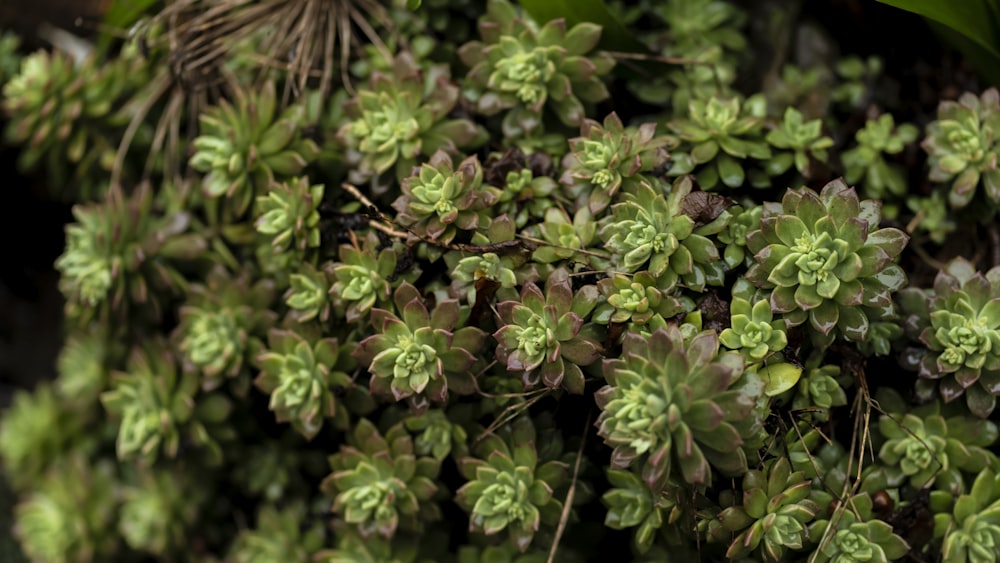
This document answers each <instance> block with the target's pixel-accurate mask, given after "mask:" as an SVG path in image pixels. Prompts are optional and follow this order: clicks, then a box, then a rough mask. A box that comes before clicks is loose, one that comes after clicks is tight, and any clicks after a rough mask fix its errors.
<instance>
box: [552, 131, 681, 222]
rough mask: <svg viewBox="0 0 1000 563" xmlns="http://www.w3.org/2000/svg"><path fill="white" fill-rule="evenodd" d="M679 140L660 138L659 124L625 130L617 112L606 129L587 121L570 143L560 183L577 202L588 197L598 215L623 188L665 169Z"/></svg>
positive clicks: (636, 184)
mask: <svg viewBox="0 0 1000 563" xmlns="http://www.w3.org/2000/svg"><path fill="white" fill-rule="evenodd" d="M676 145H677V139H675V138H673V137H669V136H666V135H660V136H657V135H656V123H652V122H649V123H643V124H642V125H640V126H638V127H627V128H626V127H625V125H624V124H622V121H621V119H620V118H619V117H618V114H616V113H610V114H608V116H607V117H605V118H604V123H603V126H602V124H599V123H597V122H596V121H593V120H590V119H585V120H584V121H583V125H581V126H580V136H579V137H576V138H574V139H570V140H569V148H570V151H571V152H570V153H568V154H567V155H566V157H565V158H563V161H562V167H563V173H562V176H561V177H560V178H559V181H560V182H561V183H562V184H563V185H565V186H566V188H567V191H568V192H569V193H570V195H572V196H574V199H577V198H578V197H579V196H580V195H586V197H587V199H586V201H587V206H588V207H589V208H590V212H591V213H593V214H594V215H595V216H596V215H598V214H600V212H601V211H603V210H604V209H606V208H607V207H608V205H610V204H611V201H612V200H613V199H614V197H615V194H616V193H618V190H619V189H623V188H624V189H626V190H627V189H629V188H632V187H635V186H638V184H639V183H640V182H642V181H647V182H648V181H649V180H648V179H647V178H646V177H645V176H643V173H644V172H646V173H648V172H650V171H652V170H654V169H655V168H658V167H660V166H662V165H663V164H664V163H666V162H667V158H668V157H669V155H668V153H667V149H668V148H673V147H674V146H676Z"/></svg>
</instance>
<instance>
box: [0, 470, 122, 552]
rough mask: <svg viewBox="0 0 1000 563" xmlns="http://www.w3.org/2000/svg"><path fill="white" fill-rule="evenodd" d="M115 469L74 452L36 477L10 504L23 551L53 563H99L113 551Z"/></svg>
mask: <svg viewBox="0 0 1000 563" xmlns="http://www.w3.org/2000/svg"><path fill="white" fill-rule="evenodd" d="M113 473H114V467H113V466H111V465H110V464H108V463H100V464H94V465H91V464H89V463H88V462H87V460H86V459H84V458H82V457H79V456H73V457H71V458H70V459H68V460H66V463H63V464H59V465H56V466H54V467H53V468H52V470H50V471H48V472H47V473H45V474H44V475H42V476H41V483H40V484H39V486H38V487H37V488H35V489H34V490H33V491H32V492H31V494H29V495H26V496H25V498H24V499H22V500H21V502H20V503H18V504H17V506H16V507H14V511H15V515H16V524H15V527H14V533H15V534H17V536H18V538H19V539H20V541H21V546H22V548H23V549H24V553H25V555H27V556H28V557H30V558H32V559H33V560H36V561H52V562H54V563H71V562H77V561H79V562H81V563H89V562H91V561H104V560H107V559H106V558H107V557H110V556H112V555H113V554H114V551H115V547H116V543H117V542H116V539H115V537H114V536H113V535H111V534H110V533H109V531H110V530H113V529H114V519H115V517H116V514H115V511H116V510H115V498H114V495H113V494H112V488H113V487H114V481H113Z"/></svg>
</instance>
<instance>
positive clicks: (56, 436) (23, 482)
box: [0, 384, 87, 489]
mask: <svg viewBox="0 0 1000 563" xmlns="http://www.w3.org/2000/svg"><path fill="white" fill-rule="evenodd" d="M2 421H3V424H0V461H2V462H3V469H4V476H5V478H6V479H7V480H8V481H9V482H10V483H11V485H13V486H14V487H16V488H18V489H26V488H27V487H28V486H29V485H31V484H33V483H34V482H35V481H36V480H37V479H38V478H39V477H40V476H41V475H43V474H44V473H45V470H46V469H47V468H48V467H50V466H52V465H54V464H56V462H57V461H58V460H59V458H60V456H61V454H63V453H64V452H65V451H66V450H67V449H69V448H70V446H71V445H75V447H77V448H80V449H85V448H87V444H86V442H87V440H85V439H84V436H83V435H81V431H82V426H83V425H82V423H83V422H84V421H83V420H82V418H81V417H80V416H79V415H77V414H76V413H73V412H67V411H66V410H65V409H64V408H63V407H62V405H61V403H60V397H59V395H57V394H56V392H55V390H54V389H53V387H52V386H51V385H49V384H41V385H39V386H38V387H36V388H35V389H34V390H33V391H32V392H30V393H29V392H27V391H19V392H18V393H16V394H15V395H14V400H13V402H12V404H11V406H10V407H8V408H7V409H6V410H5V411H4V412H3V418H2Z"/></svg>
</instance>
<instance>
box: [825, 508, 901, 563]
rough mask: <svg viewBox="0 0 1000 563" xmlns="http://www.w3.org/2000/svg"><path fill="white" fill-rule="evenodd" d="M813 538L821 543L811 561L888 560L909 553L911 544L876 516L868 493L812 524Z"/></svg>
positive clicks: (880, 561)
mask: <svg viewBox="0 0 1000 563" xmlns="http://www.w3.org/2000/svg"><path fill="white" fill-rule="evenodd" d="M809 537H810V538H811V539H812V541H813V542H814V543H816V544H818V545H817V548H816V551H814V552H813V554H812V556H811V557H810V558H809V561H810V562H815V563H826V562H827V561H872V562H873V563H884V562H886V561H893V560H896V559H899V558H901V557H903V556H904V555H906V554H907V552H909V550H910V546H909V545H908V544H907V543H906V541H904V540H903V538H901V537H899V536H897V535H896V534H894V533H893V531H892V526H891V525H890V524H889V523H887V522H885V521H883V520H879V519H877V518H874V517H873V516H872V499H871V496H869V494H868V493H861V494H858V495H855V496H853V497H850V498H847V499H846V500H844V501H843V502H840V503H839V504H838V505H837V509H836V510H835V511H834V513H833V515H832V516H831V518H829V519H823V520H817V521H815V522H813V523H812V525H810V526H809Z"/></svg>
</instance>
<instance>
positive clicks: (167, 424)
mask: <svg viewBox="0 0 1000 563" xmlns="http://www.w3.org/2000/svg"><path fill="white" fill-rule="evenodd" d="M199 379H200V378H199V377H198V374H196V373H193V372H186V371H182V370H181V369H179V366H178V363H177V361H176V359H175V358H174V355H173V353H172V352H171V351H170V349H169V348H168V347H167V345H166V343H165V342H163V341H161V340H152V341H150V342H148V343H147V344H146V345H145V346H143V347H136V348H134V349H133V350H132V352H131V353H130V354H129V358H128V363H127V365H126V368H125V371H116V372H112V374H111V390H109V391H105V392H104V393H102V394H101V403H103V405H104V408H105V409H106V410H107V411H108V412H109V413H110V414H111V415H112V416H113V417H114V418H115V419H117V420H118V421H119V422H118V438H117V441H116V444H115V446H116V452H117V454H118V458H119V459H121V460H133V459H135V460H139V461H140V462H143V463H145V464H151V463H152V462H154V461H156V459H157V458H158V457H159V456H160V454H161V453H162V455H163V456H165V457H167V458H175V457H177V455H178V453H179V451H180V446H181V441H182V440H184V441H185V442H186V443H188V442H189V443H191V444H192V445H193V446H197V447H199V448H204V450H206V454H207V459H208V460H209V461H211V462H213V463H214V462H218V461H220V460H221V455H222V452H221V450H220V446H219V444H218V443H217V442H216V440H215V439H214V438H213V437H212V436H211V435H210V434H209V432H208V428H209V427H210V426H212V425H213V424H216V423H218V422H221V421H223V420H225V419H226V418H227V417H228V416H229V412H230V409H231V404H230V402H229V400H228V399H227V398H225V397H224V396H223V395H221V394H211V395H205V396H201V397H198V400H197V401H196V400H195V396H196V395H198V387H199V383H200V381H199Z"/></svg>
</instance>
